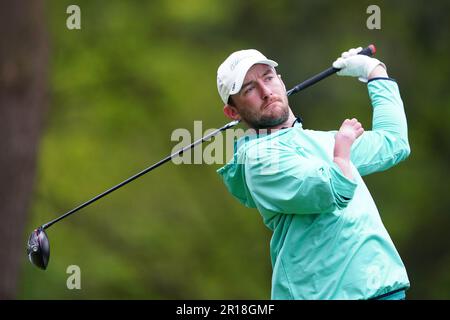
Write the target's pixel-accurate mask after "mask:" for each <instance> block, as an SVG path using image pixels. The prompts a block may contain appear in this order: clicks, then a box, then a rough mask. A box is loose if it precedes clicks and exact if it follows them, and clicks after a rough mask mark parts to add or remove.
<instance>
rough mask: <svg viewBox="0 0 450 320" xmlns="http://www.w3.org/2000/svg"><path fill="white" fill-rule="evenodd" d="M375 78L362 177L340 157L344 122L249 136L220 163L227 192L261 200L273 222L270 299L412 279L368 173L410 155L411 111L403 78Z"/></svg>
mask: <svg viewBox="0 0 450 320" xmlns="http://www.w3.org/2000/svg"><path fill="white" fill-rule="evenodd" d="M367 86H368V91H369V96H370V99H371V102H372V106H373V123H372V130H371V131H365V132H364V133H363V134H362V135H361V136H360V137H359V138H358V139H357V140H356V141H355V143H354V144H353V146H352V152H351V162H352V170H353V175H354V179H352V180H351V179H348V178H347V177H345V176H344V175H343V174H342V172H341V170H340V168H339V167H338V166H337V165H336V164H335V163H334V162H333V148H334V135H335V134H336V131H329V132H323V131H314V130H306V129H303V127H302V125H301V124H300V123H297V124H296V125H295V126H294V127H292V128H287V129H282V130H278V131H276V132H274V133H272V134H266V135H261V134H249V135H246V136H243V137H241V138H240V139H239V140H238V141H237V143H236V147H235V154H234V157H233V159H232V160H231V161H230V162H228V163H227V164H226V165H225V166H224V167H222V168H220V169H219V170H218V173H219V174H220V175H221V177H222V178H223V181H224V183H225V185H226V187H227V188H228V190H229V192H230V193H231V194H232V195H233V196H234V197H236V198H237V199H238V200H239V201H240V202H241V203H242V204H244V205H245V206H247V207H249V208H257V209H258V211H259V212H260V214H261V216H262V218H263V221H264V223H265V225H266V226H267V227H268V228H270V229H271V230H272V231H273V235H272V239H271V241H270V254H271V261H272V268H273V274H272V294H271V296H272V299H314V300H315V299H369V298H372V297H375V296H378V295H382V294H385V293H387V292H390V291H393V290H396V289H400V288H408V287H409V280H408V276H407V273H406V270H405V266H404V264H403V262H402V260H401V258H400V256H399V254H398V252H397V250H396V248H395V246H394V244H393V243H392V240H391V238H390V237H389V234H388V232H387V231H386V229H385V227H384V225H383V222H382V221H381V218H380V214H379V213H378V210H377V207H376V205H375V202H374V200H373V199H372V196H371V195H370V192H369V190H368V189H367V187H366V185H365V183H364V181H363V179H362V176H365V175H368V174H371V173H374V172H379V171H383V170H386V169H389V168H390V167H392V166H394V165H396V164H397V163H399V162H400V161H402V160H404V159H406V158H407V157H408V155H409V154H410V147H409V143H408V134H407V123H406V116H405V112H404V109H403V103H402V100H401V97H400V93H399V89H398V86H397V84H396V82H395V81H393V80H392V79H386V78H384V79H381V78H380V79H373V80H371V81H369V83H368V84H367Z"/></svg>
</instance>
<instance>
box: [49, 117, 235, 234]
mask: <svg viewBox="0 0 450 320" xmlns="http://www.w3.org/2000/svg"><path fill="white" fill-rule="evenodd" d="M238 123H239V121H237V120H236V121H231V122H229V123H227V124H226V125H224V126H223V127H222V128H219V129H216V130H214V131H213V132H211V133H209V134H207V135H206V136H204V137H202V138H200V139H198V140H196V141H194V142H193V143H192V144H190V145H188V146H186V147H183V148H182V149H180V150H179V151H177V152H174V153H172V154H171V155H169V156H167V157H165V158H164V159H162V160H160V161H158V162H157V163H155V164H154V165H152V166H150V167H148V168H146V169H144V170H142V171H141V172H139V173H137V174H135V175H134V176H132V177H130V178H128V179H127V180H125V181H123V182H121V183H119V184H118V185H116V186H114V187H112V188H110V189H108V190H106V191H105V192H103V193H101V194H99V195H97V196H95V197H94V198H92V199H91V200H89V201H86V202H85V203H83V204H81V205H79V206H78V207H76V208H74V209H72V210H70V211H69V212H67V213H65V214H63V215H62V216H60V217H59V218H56V219H55V220H52V221H50V222H48V223H46V224H44V225H42V228H43V229H47V228H49V227H50V226H51V225H53V224H55V223H56V222H58V221H60V220H62V219H64V218H66V217H67V216H69V215H71V214H73V213H75V212H77V211H78V210H81V209H83V208H84V207H87V206H88V205H90V204H91V203H93V202H95V201H97V200H99V199H101V198H103V197H104V196H106V195H108V194H110V193H111V192H113V191H115V190H117V189H119V188H121V187H123V186H124V185H126V184H128V183H130V182H131V181H133V180H135V179H137V178H139V177H140V176H143V175H144V174H146V173H148V172H150V171H152V170H153V169H156V168H157V167H159V166H160V165H162V164H164V163H166V162H167V161H169V160H171V159H172V158H175V157H177V156H180V155H182V154H183V153H184V152H185V151H187V150H189V149H191V148H194V147H195V146H196V145H198V144H200V143H202V142H204V141H206V140H208V139H209V138H211V137H213V136H215V135H216V134H218V133H219V132H221V131H223V130H226V129H228V128H231V127H233V126H235V125H236V124H238Z"/></svg>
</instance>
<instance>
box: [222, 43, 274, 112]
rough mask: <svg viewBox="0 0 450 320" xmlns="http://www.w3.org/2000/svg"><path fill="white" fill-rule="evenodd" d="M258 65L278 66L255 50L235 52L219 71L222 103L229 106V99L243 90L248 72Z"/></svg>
mask: <svg viewBox="0 0 450 320" xmlns="http://www.w3.org/2000/svg"><path fill="white" fill-rule="evenodd" d="M257 63H262V64H267V65H269V66H272V67H276V66H278V63H276V62H275V61H273V60H269V59H267V58H266V57H265V56H264V55H263V54H262V53H261V52H259V51H258V50H255V49H247V50H240V51H236V52H233V53H232V54H231V55H230V56H229V57H228V58H227V59H226V60H225V61H224V62H223V63H222V64H221V65H220V67H219V69H217V90H218V91H219V94H220V97H221V98H222V101H223V102H224V103H225V104H227V103H228V98H229V97H230V96H231V95H233V94H236V93H238V92H239V91H240V90H241V87H242V83H243V82H244V78H245V75H246V74H247V71H248V70H249V69H250V68H251V67H252V66H253V65H254V64H257Z"/></svg>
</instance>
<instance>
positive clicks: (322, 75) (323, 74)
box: [287, 44, 376, 96]
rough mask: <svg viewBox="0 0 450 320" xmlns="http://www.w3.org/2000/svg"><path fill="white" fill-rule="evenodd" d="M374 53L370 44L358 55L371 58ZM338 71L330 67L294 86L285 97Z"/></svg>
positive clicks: (374, 49)
mask: <svg viewBox="0 0 450 320" xmlns="http://www.w3.org/2000/svg"><path fill="white" fill-rule="evenodd" d="M375 52H376V48H375V46H374V45H373V44H371V45H369V46H368V47H366V48H364V49H362V50H361V51H360V52H359V53H358V54H363V55H365V56H372V55H374V54H375ZM339 70H340V69H337V68H333V67H330V68H328V69H326V70H324V71H322V72H321V73H318V74H316V75H315V76H313V77H311V78H309V79H308V80H305V81H303V82H302V83H300V84H298V85H296V86H295V87H294V88H292V89H291V90H289V91H288V92H287V95H288V96H290V95H292V94H294V93H297V92H299V91H301V90H303V89H306V88H308V87H310V86H312V85H313V84H315V83H317V82H319V81H320V80H323V79H325V78H327V77H329V76H331V75H332V74H335V73H336V72H338V71H339Z"/></svg>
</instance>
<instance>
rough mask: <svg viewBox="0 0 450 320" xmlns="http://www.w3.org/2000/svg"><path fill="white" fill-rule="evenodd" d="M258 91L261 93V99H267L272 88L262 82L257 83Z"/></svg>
mask: <svg viewBox="0 0 450 320" xmlns="http://www.w3.org/2000/svg"><path fill="white" fill-rule="evenodd" d="M259 91H260V94H261V98H262V99H263V100H267V99H269V98H270V96H271V95H272V90H271V89H270V88H269V87H268V86H266V85H265V84H264V82H260V83H259Z"/></svg>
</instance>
